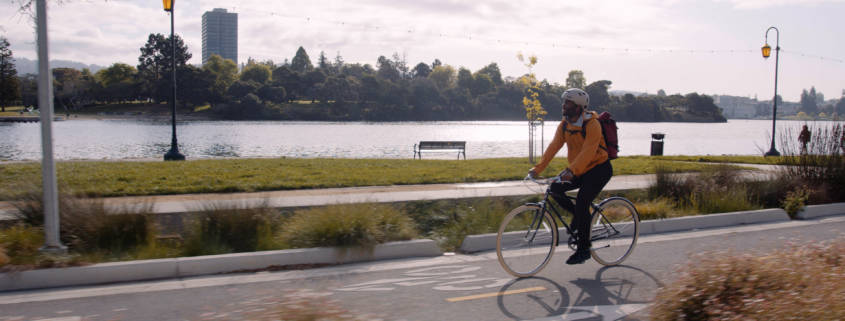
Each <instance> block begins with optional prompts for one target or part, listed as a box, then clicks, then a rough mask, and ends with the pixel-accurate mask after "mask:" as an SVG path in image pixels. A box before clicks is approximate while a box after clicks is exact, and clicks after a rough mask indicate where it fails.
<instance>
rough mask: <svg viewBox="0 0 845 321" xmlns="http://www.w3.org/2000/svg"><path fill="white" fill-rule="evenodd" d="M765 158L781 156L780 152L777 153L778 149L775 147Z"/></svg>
mask: <svg viewBox="0 0 845 321" xmlns="http://www.w3.org/2000/svg"><path fill="white" fill-rule="evenodd" d="M763 156H766V157H769V156H780V152H778V151H777V149H775V148H774V147H772V149H770V150H769V151H768V152H766V154H764V155H763Z"/></svg>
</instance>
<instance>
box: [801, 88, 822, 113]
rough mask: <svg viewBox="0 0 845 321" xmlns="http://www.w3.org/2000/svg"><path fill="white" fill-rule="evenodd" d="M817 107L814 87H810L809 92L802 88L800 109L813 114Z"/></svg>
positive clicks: (816, 111)
mask: <svg viewBox="0 0 845 321" xmlns="http://www.w3.org/2000/svg"><path fill="white" fill-rule="evenodd" d="M818 109H819V107H818V105H817V104H816V87H815V86H813V87H811V88H810V91H809V92H807V90H806V89H804V90H803V91H802V92H801V111H803V112H804V113H806V114H808V115H815V114H816V113H818Z"/></svg>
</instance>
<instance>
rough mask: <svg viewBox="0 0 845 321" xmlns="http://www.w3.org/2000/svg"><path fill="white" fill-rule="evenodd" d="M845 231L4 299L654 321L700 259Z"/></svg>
mask: <svg viewBox="0 0 845 321" xmlns="http://www.w3.org/2000/svg"><path fill="white" fill-rule="evenodd" d="M843 231H845V217H843V216H837V217H828V218H823V219H816V220H809V221H789V222H781V223H774V224H765V225H749V226H739V227H730V228H721V229H712V230H702V231H694V232H683V233H671V234H660V235H651V236H644V237H642V238H641V239H640V241H639V242H638V245H637V248H636V250H635V252H634V254H633V255H632V256H631V257H630V258H629V259H628V260H627V261H626V262H625V264H624V265H622V266H618V267H602V266H600V265H598V264H597V263H595V262H594V261H589V262H587V263H585V264H582V265H577V266H567V265H565V264H564V263H563V261H564V260H565V259H566V257H567V255H568V254H569V253H571V252H569V251H568V250H567V249H566V248H565V247H563V248H558V251H557V254H555V257H554V258H553V262H552V264H550V265H549V266H547V267H546V269H544V270H543V271H542V272H541V273H540V274H539V275H538V276H537V277H535V278H527V279H514V278H513V277H511V276H509V275H508V274H507V273H505V272H504V271H503V270H502V268H501V267H500V266H499V265H498V261H497V260H496V258H495V257H496V255H495V253H492V252H485V253H479V254H474V255H452V256H440V257H436V258H425V259H405V260H394V261H383V262H371V263H362V264H352V265H344V266H335V267H326V268H319V269H312V270H302V271H280V272H260V273H243V274H227V275H217V276H206V277H195V278H184V279H179V280H164V281H151V282H137V283H129V284H114V285H102V286H90V287H75V288H64V289H49V290H35V291H24V292H12V293H0V320H4V319H42V318H65V319H67V320H80V319H84V320H109V319H121V320H152V319H158V320H177V319H180V320H181V319H188V320H197V319H202V320H235V319H272V318H271V317H270V315H271V314H273V313H287V314H286V315H287V316H291V315H292V314H291V313H296V312H297V311H300V313H304V311H308V309H311V310H312V311H313V310H318V311H329V312H330V311H340V312H339V313H340V314H343V315H346V316H350V317H352V316H358V317H361V318H362V319H381V320H514V319H520V320H532V319H533V320H585V319H586V320H617V319H619V318H620V317H621V318H624V319H626V320H644V319H647V318H648V314H647V310H648V305H649V304H650V303H651V301H652V300H653V298H654V295H655V293H656V292H657V289H658V288H659V287H660V286H661V285H663V284H667V283H669V282H671V281H672V280H673V279H674V278H676V277H677V273H676V272H675V267H676V266H677V265H679V264H686V263H687V262H688V260H689V258H690V257H691V256H693V255H696V254H702V253H708V252H710V251H725V250H727V251H732V252H734V253H736V254H752V253H761V254H762V253H765V252H768V251H770V250H772V249H775V248H782V247H785V246H789V244H790V243H798V244H803V243H805V242H812V243H816V242H821V241H827V240H831V239H836V238H838V237H842V236H843ZM632 314H633V315H632ZM284 315H285V314H277V315H276V316H277V318H281V317H282V316H284ZM262 317H263V318H262Z"/></svg>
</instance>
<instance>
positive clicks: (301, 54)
mask: <svg viewBox="0 0 845 321" xmlns="http://www.w3.org/2000/svg"><path fill="white" fill-rule="evenodd" d="M290 69H291V70H293V71H295V72H298V73H302V74H304V73H306V72H308V71H311V70H312V69H314V65H312V64H311V58H308V53H307V52H305V48H302V46H300V47H299V49H297V50H296V55H295V56H293V60H291V62H290Z"/></svg>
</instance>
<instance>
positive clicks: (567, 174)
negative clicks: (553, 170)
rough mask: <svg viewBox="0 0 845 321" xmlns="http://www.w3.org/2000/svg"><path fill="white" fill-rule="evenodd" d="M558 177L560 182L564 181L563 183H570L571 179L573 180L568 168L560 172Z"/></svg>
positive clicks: (573, 176) (573, 175)
mask: <svg viewBox="0 0 845 321" xmlns="http://www.w3.org/2000/svg"><path fill="white" fill-rule="evenodd" d="M559 176H560V180H561V181H564V182H571V181H572V179H574V178H575V174H572V171H571V170H569V168H567V169H564V170H563V171H562V172H560V175H559Z"/></svg>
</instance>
